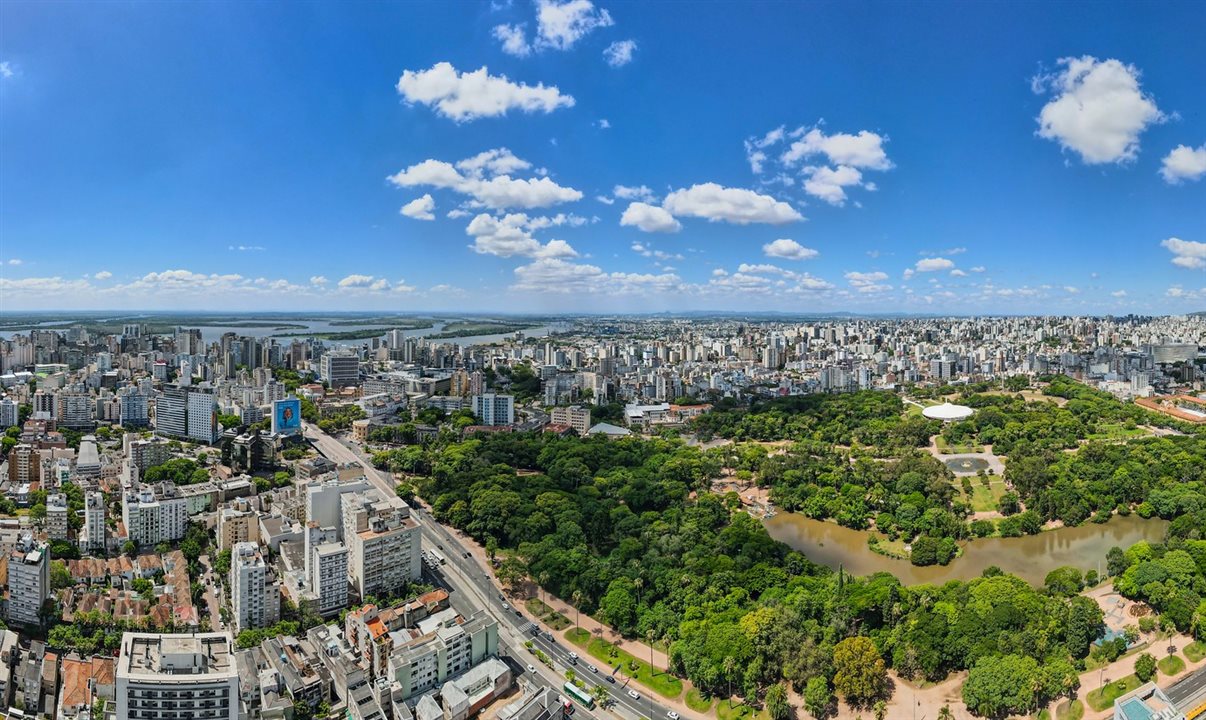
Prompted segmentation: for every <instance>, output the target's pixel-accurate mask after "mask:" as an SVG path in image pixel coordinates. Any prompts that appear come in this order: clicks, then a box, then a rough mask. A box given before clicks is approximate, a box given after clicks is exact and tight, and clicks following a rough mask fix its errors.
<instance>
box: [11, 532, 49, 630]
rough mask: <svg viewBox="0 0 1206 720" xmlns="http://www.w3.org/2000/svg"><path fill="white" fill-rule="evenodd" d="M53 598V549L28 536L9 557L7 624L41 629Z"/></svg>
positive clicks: (21, 539) (23, 537)
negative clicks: (42, 615)
mask: <svg viewBox="0 0 1206 720" xmlns="http://www.w3.org/2000/svg"><path fill="white" fill-rule="evenodd" d="M48 597H50V548H49V547H48V546H47V545H46V543H43V542H38V541H36V540H34V538H33V535H32V534H30V533H26V534H25V535H23V536H21V538H20V539H19V540H18V541H17V544H16V546H15V547H14V548H13V549H12V551H10V552H9V554H8V623H9V624H10V625H12V624H22V625H38V624H39V623H40V622H41V618H39V617H38V613H39V611H40V610H41V609H42V604H43V603H44V602H46V598H48Z"/></svg>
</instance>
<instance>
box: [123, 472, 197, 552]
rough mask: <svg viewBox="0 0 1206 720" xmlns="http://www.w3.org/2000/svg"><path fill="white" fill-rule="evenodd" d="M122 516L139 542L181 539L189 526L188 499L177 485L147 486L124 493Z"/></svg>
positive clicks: (149, 543) (149, 542)
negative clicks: (181, 493) (178, 489)
mask: <svg viewBox="0 0 1206 720" xmlns="http://www.w3.org/2000/svg"><path fill="white" fill-rule="evenodd" d="M121 518H122V522H124V523H125V524H126V532H128V533H129V535H130V539H131V540H133V541H134V542H135V543H137V544H139V545H157V544H159V543H161V542H169V541H172V540H179V539H180V538H182V537H184V533H185V531H186V530H187V529H188V501H187V500H186V499H185V498H183V497H181V495H180V493H179V492H178V491H177V490H176V487H175V486H174V485H166V484H165V485H159V486H156V487H155V488H151V487H149V486H148V487H144V488H142V489H141V490H137V491H130V492H127V493H125V494H124V495H123V496H122V501H121Z"/></svg>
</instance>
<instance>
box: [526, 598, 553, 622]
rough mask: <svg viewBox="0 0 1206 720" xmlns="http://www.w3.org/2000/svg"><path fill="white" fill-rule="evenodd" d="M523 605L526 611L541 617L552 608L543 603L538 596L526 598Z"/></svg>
mask: <svg viewBox="0 0 1206 720" xmlns="http://www.w3.org/2000/svg"><path fill="white" fill-rule="evenodd" d="M523 606H524V607H525V608H527V609H528V612H529V613H530V614H532V615H535V616H536V617H538V618H542V617H544V616H545V615H548V614H549V611H551V610H552V609H553V608H551V607H549V606H548V605H545V604H544V601H543V600H540V599H539V598H528V599H527V600H525V601H524V603H523Z"/></svg>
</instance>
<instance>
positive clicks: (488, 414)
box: [473, 393, 515, 425]
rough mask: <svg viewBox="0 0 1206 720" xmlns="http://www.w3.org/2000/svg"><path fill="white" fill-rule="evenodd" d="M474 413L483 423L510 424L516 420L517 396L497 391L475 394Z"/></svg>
mask: <svg viewBox="0 0 1206 720" xmlns="http://www.w3.org/2000/svg"><path fill="white" fill-rule="evenodd" d="M473 414H474V415H476V416H477V420H478V422H479V423H481V424H482V425H510V424H512V423H514V422H515V398H514V397H512V396H511V395H498V394H495V393H482V394H481V395H474V396H473Z"/></svg>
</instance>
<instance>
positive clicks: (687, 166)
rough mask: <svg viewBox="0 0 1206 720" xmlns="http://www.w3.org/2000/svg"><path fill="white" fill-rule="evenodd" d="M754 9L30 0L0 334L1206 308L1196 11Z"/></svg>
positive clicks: (0, 83) (12, 65) (1203, 139)
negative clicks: (440, 316) (74, 320)
mask: <svg viewBox="0 0 1206 720" xmlns="http://www.w3.org/2000/svg"><path fill="white" fill-rule="evenodd" d="M746 7H747V9H746V11H744V12H742V13H735V12H733V9H734V7H733V6H731V5H720V4H714V5H702V6H692V12H691V13H689V14H685V13H683V12H681V6H677V5H670V4H664V5H653V4H649V5H636V4H631V3H620V2H599V3H591V2H587V1H586V0H572V1H571V2H566V3H558V2H537V3H535V4H533V3H528V2H526V1H524V0H515V1H514V2H509V3H490V4H485V3H482V4H474V5H467V4H462V5H434V4H422V5H420V4H408V5H386V4H375V5H356V6H339V8H338V11H336V10H335V8H336V6H334V5H312V6H306V7H304V8H298V7H295V6H285V5H269V4H265V5H255V6H235V5H198V6H191V7H187V8H185V7H182V6H158V5H151V4H132V5H126V6H120V7H119V6H112V5H95V6H89V5H60V6H44V5H38V4H32V3H7V4H5V5H4V7H3V9H2V10H0V15H2V18H3V25H4V26H5V27H6V28H7V32H5V33H4V34H3V36H0V108H2V109H0V156H2V157H4V158H5V160H4V161H3V162H0V202H2V205H3V213H0V309H2V310H4V311H28V310H49V309H63V310H79V309H98V310H100V309H113V310H123V309H163V310H198V311H200V310H236V309H237V310H246V311H257V310H259V311H273V310H300V309H313V310H331V311H336V310H387V309H388V310H395V311H400V312H424V311H455V310H458V309H459V310H462V311H463V310H464V309H465V308H476V309H482V310H491V311H493V312H512V313H545V314H548V313H621V312H675V311H695V310H701V311H734V312H743V311H747V312H758V311H768V310H770V311H781V312H785V313H789V314H799V315H808V314H826V313H839V312H850V313H859V314H868V315H875V314H890V313H911V314H924V315H943V314H958V315H972V314H1028V313H1041V314H1107V313H1109V314H1127V313H1143V314H1168V313H1184V312H1193V311H1201V310H1206V177H1204V176H1206V98H1204V97H1203V96H1202V94H1201V92H1200V89H1199V88H1201V87H1203V86H1206V64H1202V63H1192V62H1191V63H1185V62H1184V61H1183V60H1184V58H1187V57H1189V58H1192V57H1194V50H1195V49H1196V48H1195V47H1194V41H1195V40H1196V37H1195V33H1193V32H1192V31H1191V30H1185V31H1182V32H1168V31H1167V28H1170V27H1171V28H1187V29H1188V28H1192V27H1195V26H1198V27H1200V26H1201V25H1202V24H1203V21H1206V11H1203V9H1202V8H1201V7H1200V6H1194V5H1193V4H1190V3H1168V4H1162V5H1145V6H1143V7H1142V9H1141V10H1139V9H1137V6H1133V5H1128V4H1124V3H1102V4H1096V5H1092V6H1087V5H1083V6H1074V5H1066V6H1060V7H1040V6H1037V5H1035V6H1017V7H1008V8H1007V7H1006V6H1004V5H976V6H958V7H957V10H958V12H957V13H956V12H952V11H953V10H956V6H955V5H953V4H949V3H929V4H925V5H913V6H903V5H899V6H892V5H884V4H875V3H865V4H857V5H837V4H820V3H818V4H809V5H786V4H784V5H771V4H754V5H750V6H746ZM1153 36H1159V37H1161V42H1160V43H1152V42H1150V40H1148V38H1150V37H1153ZM855 40H857V44H856V43H855V42H854V41H855ZM81 70H84V72H81Z"/></svg>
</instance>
